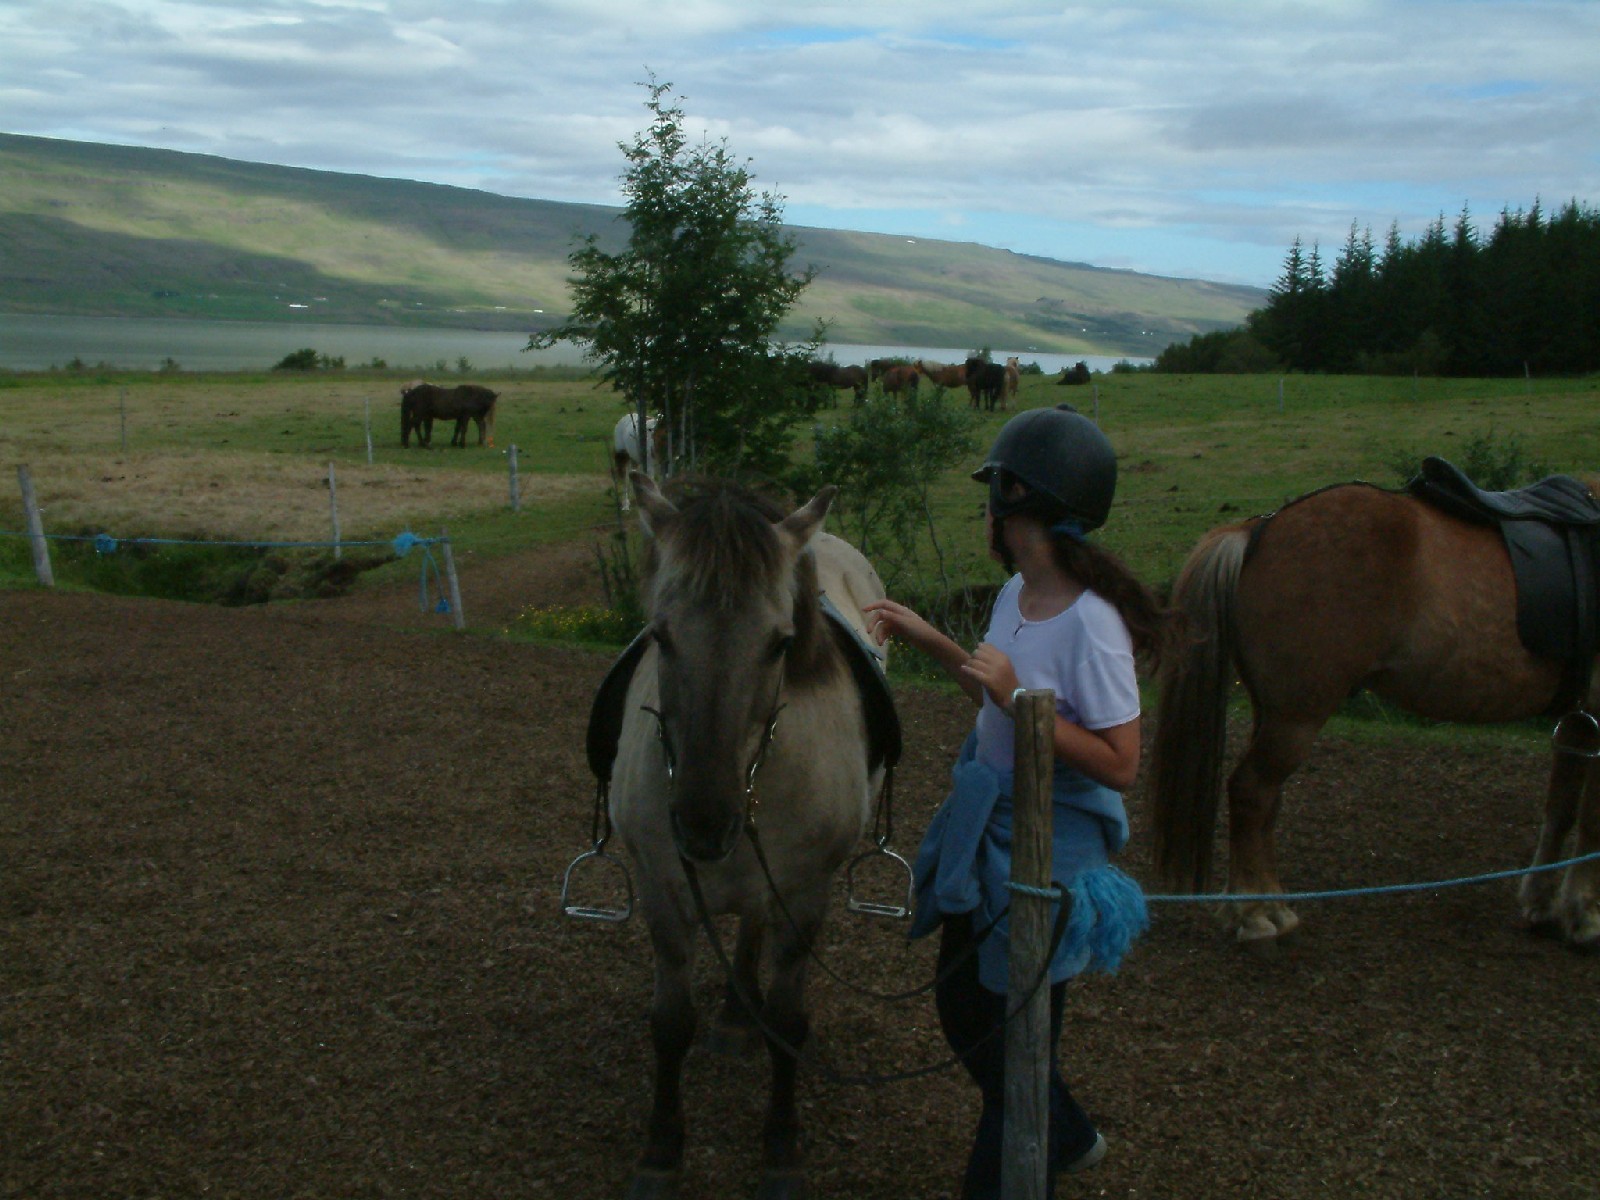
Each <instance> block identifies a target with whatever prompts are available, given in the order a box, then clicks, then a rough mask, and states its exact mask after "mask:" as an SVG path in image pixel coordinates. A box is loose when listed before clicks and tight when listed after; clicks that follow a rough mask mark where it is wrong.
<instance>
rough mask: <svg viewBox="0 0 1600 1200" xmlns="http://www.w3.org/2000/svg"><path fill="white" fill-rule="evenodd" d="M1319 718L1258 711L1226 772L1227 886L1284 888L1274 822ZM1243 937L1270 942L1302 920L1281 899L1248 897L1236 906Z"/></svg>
mask: <svg viewBox="0 0 1600 1200" xmlns="http://www.w3.org/2000/svg"><path fill="white" fill-rule="evenodd" d="M1322 725H1323V722H1322V721H1321V720H1297V721H1288V720H1286V719H1284V718H1273V717H1270V716H1269V717H1266V718H1262V717H1259V716H1258V717H1257V720H1256V726H1255V731H1254V734H1253V735H1252V737H1251V739H1250V746H1249V748H1248V749H1247V750H1246V751H1245V753H1244V757H1243V758H1241V759H1240V760H1239V765H1238V766H1237V767H1236V768H1234V772H1233V774H1232V775H1231V776H1229V778H1228V891H1229V892H1236V893H1240V894H1245V895H1269V894H1272V893H1276V892H1282V891H1283V884H1282V883H1281V882H1280V881H1279V879H1278V852H1277V847H1276V846H1275V844H1274V843H1273V839H1272V827H1273V825H1274V823H1275V822H1276V821H1277V819H1278V805H1279V802H1280V800H1281V799H1282V797H1283V785H1284V782H1285V781H1286V780H1287V779H1288V778H1289V776H1290V775H1292V774H1294V772H1295V769H1296V768H1297V767H1299V766H1300V764H1301V763H1302V762H1304V761H1305V757H1306V755H1307V754H1308V753H1309V752H1310V750H1311V744H1312V742H1313V741H1315V740H1316V736H1317V731H1318V730H1320V729H1321V728H1322ZM1233 911H1234V914H1235V919H1236V920H1237V922H1238V923H1237V925H1236V926H1235V929H1234V935H1235V936H1236V937H1237V938H1238V940H1239V941H1240V942H1243V943H1246V944H1260V945H1262V946H1270V945H1271V944H1272V941H1273V939H1275V938H1279V937H1283V936H1285V935H1287V934H1290V933H1293V932H1294V931H1295V930H1296V929H1297V928H1298V927H1299V925H1300V918H1299V917H1298V916H1296V915H1295V913H1294V910H1293V909H1291V908H1290V907H1289V906H1288V905H1286V904H1284V903H1282V902H1280V901H1271V900H1247V901H1243V902H1241V903H1239V904H1237V905H1235V906H1234V910H1233Z"/></svg>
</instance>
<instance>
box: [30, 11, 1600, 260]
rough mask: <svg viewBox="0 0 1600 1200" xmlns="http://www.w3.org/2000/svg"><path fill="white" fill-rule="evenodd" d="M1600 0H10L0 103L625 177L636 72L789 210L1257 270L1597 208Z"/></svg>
mask: <svg viewBox="0 0 1600 1200" xmlns="http://www.w3.org/2000/svg"><path fill="white" fill-rule="evenodd" d="M1597 64H1600V2H1596V0H1327V2H1322V3H1310V2H1299V0H1208V2H1207V3H1203V4H1202V3H1185V2H1180V0H1146V2H1143V3H1131V4H1096V5H1092V6H1083V7H1075V6H1066V5H1062V4H1036V3H1012V4H1003V5H992V6H991V5H986V4H984V3H982V2H981V0H978V2H976V3H975V2H973V0H963V2H961V3H951V2H948V0H885V2H878V0H857V2H856V3H853V4H842V3H836V2H834V0H815V2H812V3H803V4H801V3H763V2H762V0H614V2H613V0H0V131H4V132H9V133H26V134H36V135H41V136H46V137H54V138H66V139H72V140H77V141H95V142H114V143H122V144H129V145H140V146H159V147H165V148H169V149H174V150H186V151H195V152H200V153H206V154H217V155H222V156H225V157H228V158H238V159H246V160H251V161H256V162H269V163H280V164H286V165H290V166H299V167H312V168H318V169H326V170H334V171H348V172H359V173H363V174H371V175H379V176H386V177H394V178H405V179H418V180H428V181H431V182H436V183H448V184H456V185H460V186H464V187H472V188H480V189H483V190H486V191H491V192H496V193H500V194H503V195H508V196H528V197H537V198H541V199H549V200H570V201H584V202H590V203H600V204H619V203H621V197H620V193H619V191H618V176H619V175H620V173H621V171H622V167H623V161H622V157H621V154H620V152H619V150H618V143H619V142H624V141H629V140H631V139H632V137H633V135H634V134H635V133H636V132H637V131H638V130H639V129H641V128H642V127H643V126H644V125H645V118H646V113H645V110H644V107H643V102H644V99H645V96H646V93H645V91H644V89H643V88H642V87H640V86H639V85H640V83H641V82H642V81H644V80H645V79H647V78H648V77H649V76H650V75H651V74H653V75H654V76H655V77H656V78H657V79H659V80H661V81H663V82H668V83H670V84H672V85H673V88H674V93H675V95H676V96H677V98H678V100H679V102H680V104H681V105H682V107H683V109H684V110H685V112H686V114H687V115H688V117H689V120H690V124H691V126H692V127H693V129H694V130H695V131H696V132H699V131H702V130H703V131H704V133H705V134H706V135H707V136H709V137H710V138H712V139H724V138H725V139H726V141H727V144H728V147H729V149H730V150H732V151H733V152H734V153H735V154H736V155H737V156H738V157H740V158H744V159H748V160H750V165H751V167H752V169H753V170H754V173H755V176H756V181H757V186H758V187H759V188H761V189H763V190H766V189H772V190H775V191H777V192H778V193H779V194H780V195H781V196H782V197H783V198H784V212H785V216H786V218H787V219H788V220H789V221H790V222H791V223H794V224H798V225H811V226H823V227H828V228H839V229H863V230H872V231H876V232H884V233H895V234H905V235H907V236H912V237H925V238H935V237H937V238H946V239H951V240H955V241H971V242H981V243H984V244H986V245H990V246H999V247H1004V248H1006V249H1010V250H1016V251H1019V252H1023V253H1028V254H1039V255H1045V256H1047V257H1051V258H1058V259H1065V260H1071V261H1080V262H1090V263H1093V264H1095V265H1097V266H1106V267H1127V268H1132V269H1134V270H1139V271H1148V272H1153V273H1156V274H1161V275H1175V276H1191V277H1196V278H1203V279H1213V280H1222V281H1228V282H1238V283H1249V284H1256V285H1262V286H1265V285H1268V284H1270V283H1271V282H1272V280H1273V279H1274V278H1275V277H1276V276H1277V274H1278V273H1279V271H1280V269H1281V267H1282V264H1283V260H1284V255H1285V253H1286V251H1287V249H1288V247H1289V245H1290V243H1291V242H1292V241H1293V240H1294V238H1296V237H1297V236H1298V237H1300V238H1302V239H1303V240H1304V241H1305V242H1306V243H1307V244H1310V243H1312V242H1319V243H1320V244H1321V245H1322V246H1323V247H1324V248H1326V249H1327V251H1328V257H1329V258H1330V259H1331V257H1332V256H1333V254H1334V253H1336V251H1337V248H1338V247H1339V246H1340V245H1342V244H1343V242H1344V240H1345V237H1346V235H1347V234H1348V232H1349V230H1350V225H1351V222H1352V221H1355V222H1358V223H1359V224H1360V225H1362V226H1370V227H1371V229H1372V231H1373V236H1374V238H1375V239H1376V240H1377V241H1378V242H1379V243H1380V244H1381V242H1382V240H1383V238H1384V237H1385V235H1386V234H1387V232H1388V230H1389V228H1390V226H1391V225H1392V224H1398V226H1399V229H1400V231H1401V234H1402V236H1403V237H1405V238H1406V239H1407V240H1409V239H1411V238H1413V237H1415V236H1416V235H1417V234H1419V233H1420V232H1421V231H1422V229H1423V228H1424V227H1425V226H1426V225H1427V224H1428V222H1429V221H1431V220H1433V219H1434V218H1435V217H1437V216H1438V215H1440V214H1441V213H1443V214H1444V215H1445V217H1446V220H1447V222H1449V223H1451V224H1452V225H1453V223H1454V221H1455V218H1456V216H1457V215H1458V214H1459V213H1460V212H1461V211H1462V210H1463V208H1464V207H1465V208H1466V209H1468V210H1469V211H1470V213H1471V214H1472V216H1473V218H1474V220H1475V221H1476V222H1477V223H1478V224H1479V225H1480V226H1482V227H1484V228H1488V227H1491V226H1492V225H1493V222H1494V219H1495V217H1496V216H1497V215H1498V213H1499V212H1500V211H1501V210H1502V209H1503V208H1511V209H1513V210H1515V209H1519V208H1528V207H1530V206H1531V205H1532V203H1533V201H1534V200H1535V199H1539V200H1541V201H1542V202H1543V204H1544V205H1545V207H1546V208H1550V207H1553V206H1558V205H1560V204H1562V203H1564V202H1565V201H1567V200H1571V199H1573V198H1576V199H1578V200H1580V201H1583V202H1585V203H1590V204H1593V203H1596V202H1600V66H1597Z"/></svg>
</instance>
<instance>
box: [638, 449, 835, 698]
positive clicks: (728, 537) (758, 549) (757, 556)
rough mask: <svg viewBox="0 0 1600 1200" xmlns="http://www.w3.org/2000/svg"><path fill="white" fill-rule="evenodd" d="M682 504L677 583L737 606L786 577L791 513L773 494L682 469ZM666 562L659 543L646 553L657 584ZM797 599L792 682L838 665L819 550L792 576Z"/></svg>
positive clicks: (673, 496) (647, 579)
mask: <svg viewBox="0 0 1600 1200" xmlns="http://www.w3.org/2000/svg"><path fill="white" fill-rule="evenodd" d="M665 493H666V495H667V498H668V499H669V500H671V501H672V503H673V504H674V506H676V508H677V510H678V518H677V520H675V521H674V522H673V523H672V529H671V532H670V534H669V535H668V536H670V537H671V539H672V547H673V551H674V554H673V561H674V564H675V573H674V575H673V577H672V579H671V581H670V586H671V587H672V588H673V590H674V591H676V592H678V593H679V594H680V595H682V596H684V597H686V598H687V599H688V600H690V601H692V602H694V603H696V604H701V605H704V606H706V607H709V608H711V609H713V610H716V611H720V612H726V613H731V612H733V611H734V610H735V609H737V607H738V605H739V604H740V603H741V601H742V600H743V599H744V597H745V596H746V595H748V594H749V591H750V589H751V588H752V587H754V588H773V587H777V586H779V585H781V584H782V583H783V582H784V580H783V578H782V569H783V547H782V544H781V542H780V540H779V534H778V530H777V528H776V525H777V523H778V522H780V521H782V520H783V519H784V517H786V516H788V515H789V514H788V511H787V510H786V509H784V508H781V507H780V506H779V505H778V504H777V503H775V502H774V501H773V500H771V499H770V498H768V497H766V496H764V495H761V494H760V493H758V492H755V491H752V490H751V489H749V488H747V487H744V486H742V485H740V484H738V483H735V482H733V481H732V480H727V479H712V478H707V477H700V476H688V477H686V476H681V475H679V476H674V477H673V479H672V480H671V481H669V482H668V483H667V485H666V488H665ZM659 569H660V557H659V554H658V551H657V547H656V545H655V543H654V542H653V541H652V542H651V543H650V544H649V547H648V550H647V552H646V557H645V569H644V587H645V592H646V594H649V593H650V592H651V591H653V590H654V588H655V586H656V580H657V577H658V574H659ZM789 588H790V593H791V595H792V596H793V599H794V644H793V646H792V647H790V650H789V665H788V675H789V679H790V680H791V682H795V683H802V682H814V681H819V680H821V679H822V678H824V677H825V676H827V675H829V674H831V673H832V671H833V670H834V669H836V667H837V666H838V658H837V655H836V653H833V651H834V647H833V645H832V642H831V640H830V637H829V634H828V631H827V628H826V625H825V623H824V622H825V618H824V617H823V615H822V605H821V599H820V597H819V594H818V588H817V562H816V558H815V556H814V555H812V554H810V553H806V554H802V555H801V556H800V557H799V559H798V561H797V562H796V563H795V568H794V575H793V578H792V579H791V580H790V581H789Z"/></svg>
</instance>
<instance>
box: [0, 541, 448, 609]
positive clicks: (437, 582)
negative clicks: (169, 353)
mask: <svg viewBox="0 0 1600 1200" xmlns="http://www.w3.org/2000/svg"><path fill="white" fill-rule="evenodd" d="M36 536H37V537H43V538H44V539H45V540H46V541H54V542H88V543H90V544H92V545H93V546H94V549H95V553H96V554H115V553H116V552H117V550H118V548H119V547H122V546H233V547H237V548H240V549H252V550H280V549H284V550H287V549H311V548H318V547H331V548H335V549H342V548H343V547H345V546H387V547H389V549H391V550H392V551H394V556H395V557H396V558H404V557H406V555H408V554H410V553H411V551H412V550H414V549H417V548H419V547H420V548H421V550H422V578H421V580H420V582H419V584H418V604H419V605H420V607H421V609H422V611H423V612H426V611H427V610H428V572H429V571H432V572H433V583H434V588H435V591H436V592H437V594H438V596H439V601H438V603H437V604H435V605H434V608H433V611H434V612H439V613H448V612H449V611H450V600H449V597H448V596H446V595H445V589H444V585H443V583H442V581H441V577H440V574H439V564H438V563H437V562H435V561H434V558H433V549H432V548H433V547H434V546H437V545H439V544H440V543H442V542H443V541H444V540H445V539H444V538H429V537H418V536H417V535H416V534H414V533H412V532H411V531H410V530H409V529H408V530H406V531H405V532H403V533H400V534H397V535H396V536H394V537H393V538H389V539H387V540H376V541H361V540H348V539H340V540H339V541H337V542H295V541H289V542H276V541H226V540H220V539H211V538H158V537H133V538H114V537H112V536H111V535H110V534H108V533H95V534H87V533H78V534H73V533H45V534H37V535H36V534H31V533H28V532H25V531H18V530H14V529H0V537H19V538H32V537H36Z"/></svg>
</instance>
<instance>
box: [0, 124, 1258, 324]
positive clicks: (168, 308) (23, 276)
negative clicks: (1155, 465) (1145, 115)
mask: <svg viewBox="0 0 1600 1200" xmlns="http://www.w3.org/2000/svg"><path fill="white" fill-rule="evenodd" d="M623 216H624V212H623V210H622V209H620V208H611V207H607V206H604V205H593V204H577V203H568V202H562V201H551V200H535V199H523V198H517V197H508V196H501V195H499V194H497V193H494V192H488V191H482V190H477V189H471V188H462V187H455V186H452V185H448V184H436V183H424V182H420V181H414V180H403V179H389V178H384V177H380V176H373V175H359V174H350V173H343V172H334V171H320V170H315V169H312V168H306V167H285V166H278V165H274V164H269V163H252V162H246V161H243V160H237V159H228V158H220V157H216V156H212V155H202V154H191V153H187V152H184V151H177V150H164V149H157V148H151V147H137V146H116V145H107V144H102V143H94V142H74V141H65V140H59V139H52V138H39V137H33V136H29V135H22V134H9V133H0V311H6V312H14V313H23V312H26V313H51V314H59V315H82V316H160V317H174V318H196V319H213V320H274V319H286V318H287V317H288V316H289V307H288V306H289V305H291V304H293V305H296V306H297V308H298V307H304V308H312V309H314V310H315V312H316V316H317V319H319V320H325V321H329V322H334V323H359V324H394V325H407V326H429V327H441V328H473V329H488V330H516V331H534V330H537V329H540V328H545V327H548V326H550V325H553V324H555V323H556V322H558V321H559V320H560V319H561V317H562V316H563V315H564V314H565V309H566V304H567V284H566V279H567V276H568V274H569V273H570V269H569V267H568V264H567V255H568V254H569V253H570V252H571V250H572V249H573V248H574V247H575V245H576V244H577V242H578V241H579V239H581V238H582V237H583V236H585V235H587V234H590V233H594V234H596V235H598V236H599V237H600V238H601V239H602V243H603V244H605V243H610V244H612V245H615V246H620V245H621V244H622V241H623V238H624V237H625V226H624V222H623V219H622V218H623ZM786 229H787V230H788V232H790V233H791V234H792V235H793V236H794V237H795V239H796V241H797V243H798V249H797V251H796V253H795V255H794V257H793V258H792V259H791V266H792V267H793V268H794V269H797V270H798V269H803V268H804V267H806V266H808V265H814V266H816V267H817V275H816V278H815V279H814V280H813V282H812V284H811V285H810V286H809V287H808V288H807V289H806V291H805V293H804V294H803V296H802V299H801V302H800V304H798V305H797V306H796V308H795V309H794V310H793V311H792V312H791V314H790V317H789V320H788V321H786V323H785V325H784V326H783V327H782V329H781V330H780V332H781V334H782V335H783V336H785V337H787V338H790V339H794V340H798V339H799V338H802V337H804V336H806V335H807V334H808V333H809V331H810V328H811V326H812V323H813V322H814V321H816V320H826V321H828V322H829V329H828V338H829V340H830V341H833V342H841V343H854V344H866V345H965V346H973V347H976V346H982V345H996V346H999V345H1004V346H1018V347H1027V348H1031V349H1036V350H1039V351H1042V352H1047V353H1063V354H1070V353H1086V354H1117V355H1133V356H1149V355H1154V354H1156V353H1158V352H1159V351H1160V350H1161V348H1162V347H1164V346H1165V345H1167V344H1169V343H1170V342H1172V341H1181V340H1187V339H1188V338H1189V337H1191V336H1193V335H1194V334H1197V333H1205V332H1209V331H1211V330H1214V329H1224V328H1231V327H1233V326H1235V325H1238V324H1239V323H1241V322H1242V321H1243V320H1244V317H1245V316H1246V314H1248V313H1249V312H1250V311H1251V310H1252V309H1254V308H1257V307H1260V305H1262V304H1264V303H1265V301H1266V293H1265V292H1264V291H1262V290H1261V289H1259V288H1250V287H1245V286H1242V285H1235V284H1223V283H1213V282H1209V281H1206V280H1197V279H1175V278H1168V277H1165V276H1158V275H1144V274H1140V273H1137V272H1133V271H1125V270H1120V269H1116V268H1106V267H1096V266H1092V265H1090V264H1087V263H1078V262H1070V263H1069V262H1062V261H1059V260H1055V259H1050V258H1046V257H1043V256H1039V255H1032V254H1020V253H1017V252H1014V251H1009V250H1001V249H996V248H994V247H989V246H983V245H980V244H978V243H974V242H950V241H943V240H936V239H928V238H913V237H909V236H903V235H896V234H881V233H865V232H857V231H850V230H832V229H821V228H815V227H810V226H798V225H788V226H786Z"/></svg>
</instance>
